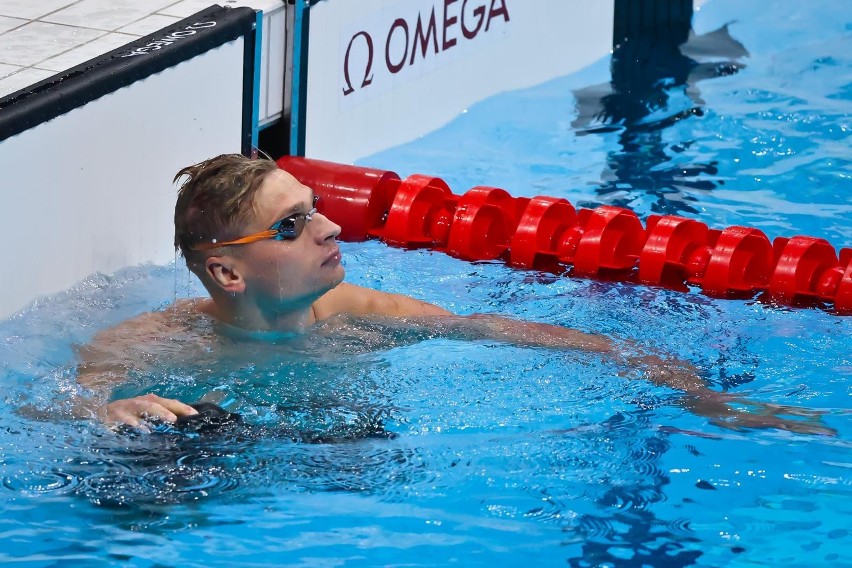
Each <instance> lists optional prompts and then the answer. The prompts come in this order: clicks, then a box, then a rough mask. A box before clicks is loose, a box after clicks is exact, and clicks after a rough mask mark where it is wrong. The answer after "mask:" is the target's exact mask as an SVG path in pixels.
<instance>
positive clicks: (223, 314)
mask: <svg viewBox="0 0 852 568" xmlns="http://www.w3.org/2000/svg"><path fill="white" fill-rule="evenodd" d="M198 309H199V311H201V312H203V313H205V314H207V315H209V316H211V317H212V318H213V319H215V320H216V321H218V322H220V323H223V324H225V325H227V326H230V327H233V328H238V329H241V330H243V331H249V332H255V331H259V332H264V331H272V332H281V333H304V332H305V331H307V330H308V328H310V327H311V326H313V325H314V324H315V323H316V321H317V319H316V316H315V314H314V309H313V306H312V305H310V304H309V305H307V306H300V307H298V308H294V309H291V310H287V311H278V312H275V313H264V312H263V311H261V310H260V309H257V308H256V307H254V306H252V307H251V308H246V307H236V308H235V307H234V306H223V305H221V304H220V303H216V302H214V301H213V300H212V299H209V298H208V299H205V300H204V301H203V302H201V303H200V305H199V306H198Z"/></svg>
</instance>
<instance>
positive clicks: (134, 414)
mask: <svg viewBox="0 0 852 568" xmlns="http://www.w3.org/2000/svg"><path fill="white" fill-rule="evenodd" d="M193 414H198V411H197V410H195V409H194V408H192V407H191V406H190V405H188V404H184V403H182V402H181V401H179V400H175V399H173V398H163V397H161V396H157V395H155V394H146V395H143V396H136V397H133V398H122V399H119V400H114V401H112V402H110V403H109V404H106V405H104V406H103V407H101V409H100V411H99V412H98V417H99V418H100V419H101V421H103V422H104V423H106V424H110V425H118V424H126V425H127V426H132V427H133V428H139V429H141V430H146V431H147V430H150V428H149V427H148V424H147V423H148V422H150V421H160V422H171V423H174V422H176V421H177V419H178V418H179V417H181V416H192V415H193Z"/></svg>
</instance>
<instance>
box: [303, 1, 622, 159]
mask: <svg viewBox="0 0 852 568" xmlns="http://www.w3.org/2000/svg"><path fill="white" fill-rule="evenodd" d="M613 9H614V8H613V3H612V2H607V1H601V2H587V1H581V0H536V1H534V2H532V1H529V0H361V1H359V2H351V1H344V0H336V1H335V0H327V1H324V2H320V3H318V4H316V5H314V6H313V7H312V8H311V9H310V10H311V13H310V33H309V37H310V43H309V51H308V72H307V87H306V89H307V90H306V95H307V96H306V101H307V103H306V111H305V112H306V128H305V155H306V156H308V157H312V158H321V159H326V160H332V161H338V162H344V163H350V162H353V161H354V160H356V159H358V158H360V157H362V156H365V155H369V154H372V153H375V152H378V151H380V150H383V149H385V148H388V147H391V146H394V145H397V144H401V143H403V142H406V141H409V140H411V139H413V138H415V137H417V136H420V135H422V134H425V133H427V132H430V131H432V130H434V129H436V128H438V127H440V126H442V125H444V124H446V123H447V122H448V121H450V120H451V119H452V118H454V117H456V116H458V115H459V114H460V113H461V112H463V111H464V109H466V108H467V107H468V106H469V105H471V104H473V103H475V102H477V101H480V100H483V99H485V98H486V97H488V96H491V95H493V94H496V93H499V92H502V91H506V90H511V89H518V88H523V87H528V86H531V85H534V84H538V83H541V82H544V81H547V80H549V79H552V78H554V77H558V76H561V75H566V74H568V73H571V72H574V71H576V70H578V69H581V68H583V67H585V66H587V65H589V64H591V63H593V62H594V61H596V60H598V59H600V58H601V57H603V56H605V55H606V54H607V53H608V52H609V51H610V49H611V45H612V27H613Z"/></svg>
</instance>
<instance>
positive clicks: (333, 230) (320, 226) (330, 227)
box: [308, 213, 341, 244]
mask: <svg viewBox="0 0 852 568" xmlns="http://www.w3.org/2000/svg"><path fill="white" fill-rule="evenodd" d="M311 225H313V226H311ZM308 226H311V229H313V230H314V234H315V236H316V239H317V242H318V243H320V244H322V243H324V242H325V241H328V240H330V239H335V238H337V235H339V234H340V231H341V228H340V225H338V224H337V223H335V222H334V221H332V220H331V219H329V218H328V217H326V216H325V215H323V214H322V213H315V214H314V215H313V218H312V219H311V222H310V223H308Z"/></svg>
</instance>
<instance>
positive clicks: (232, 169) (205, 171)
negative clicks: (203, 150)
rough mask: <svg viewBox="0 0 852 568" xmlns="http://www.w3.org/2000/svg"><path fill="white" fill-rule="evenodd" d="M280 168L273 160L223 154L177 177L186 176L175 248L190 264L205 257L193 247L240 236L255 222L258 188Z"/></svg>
mask: <svg viewBox="0 0 852 568" xmlns="http://www.w3.org/2000/svg"><path fill="white" fill-rule="evenodd" d="M277 169H278V166H277V165H276V164H275V162H273V161H272V160H267V159H252V158H246V157H245V156H243V155H242V154H222V155H220V156H216V157H215V158H210V159H209V160H205V161H203V162H200V163H198V164H195V165H192V166H187V167H185V168H183V169H182V170H180V171H179V172H178V173H177V174H176V175H175V177H174V180H173V181H174V182H177V181H178V180H179V179H181V178H183V177H186V179H185V180H184V181H183V183H182V184H181V186H180V189H179V190H178V197H177V203H176V204H175V248H176V249H180V252H181V254H182V255H183V257H184V258H185V259H186V261H187V264H190V263H191V261H193V260H197V259H198V258H203V257H204V256H205V255H204V253H201V252H198V251H194V250H192V247H193V246H195V245H198V244H201V243H209V242H212V241H213V240H214V239H216V240H219V241H225V240H229V239H234V238H237V237H239V236H240V234H239V233H240V231H241V230H242V229H243V227H244V226H245V225H246V224H248V223H249V222H251V220H252V215H253V214H254V197H255V194H256V193H257V190H258V188H259V187H260V185H261V184H262V183H263V180H264V179H265V178H266V176H267V175H268V174H269V173H270V172H273V171H275V170H277Z"/></svg>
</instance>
